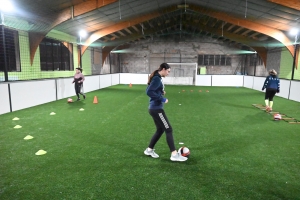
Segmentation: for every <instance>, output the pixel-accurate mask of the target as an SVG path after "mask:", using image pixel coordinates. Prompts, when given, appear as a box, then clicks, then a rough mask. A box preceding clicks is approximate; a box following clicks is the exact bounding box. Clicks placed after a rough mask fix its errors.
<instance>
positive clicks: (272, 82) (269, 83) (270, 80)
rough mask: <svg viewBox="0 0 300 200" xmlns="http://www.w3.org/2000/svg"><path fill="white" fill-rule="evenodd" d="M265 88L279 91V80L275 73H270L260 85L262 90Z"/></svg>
mask: <svg viewBox="0 0 300 200" xmlns="http://www.w3.org/2000/svg"><path fill="white" fill-rule="evenodd" d="M265 88H273V89H275V90H277V92H279V90H280V81H279V78H277V76H276V75H270V76H268V77H267V78H266V80H265V83H264V85H263V87H262V90H264V89H265Z"/></svg>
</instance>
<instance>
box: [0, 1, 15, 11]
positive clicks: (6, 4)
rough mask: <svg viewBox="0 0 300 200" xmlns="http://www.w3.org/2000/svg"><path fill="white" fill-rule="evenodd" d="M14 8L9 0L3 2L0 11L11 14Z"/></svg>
mask: <svg viewBox="0 0 300 200" xmlns="http://www.w3.org/2000/svg"><path fill="white" fill-rule="evenodd" d="M13 9H14V7H13V5H12V3H11V2H10V1H9V0H2V2H1V4H0V10H1V11H3V12H11V11H13Z"/></svg>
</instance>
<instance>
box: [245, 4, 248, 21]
mask: <svg viewBox="0 0 300 200" xmlns="http://www.w3.org/2000/svg"><path fill="white" fill-rule="evenodd" d="M247 6H248V0H246V9H245V18H247Z"/></svg>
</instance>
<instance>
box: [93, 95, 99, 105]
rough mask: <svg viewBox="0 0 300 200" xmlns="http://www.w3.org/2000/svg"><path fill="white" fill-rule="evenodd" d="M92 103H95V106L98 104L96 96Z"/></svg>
mask: <svg viewBox="0 0 300 200" xmlns="http://www.w3.org/2000/svg"><path fill="white" fill-rule="evenodd" d="M93 103H95V104H97V103H98V97H97V96H95V97H94V101H93Z"/></svg>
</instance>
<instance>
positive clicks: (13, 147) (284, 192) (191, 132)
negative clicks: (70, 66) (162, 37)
mask: <svg viewBox="0 0 300 200" xmlns="http://www.w3.org/2000/svg"><path fill="white" fill-rule="evenodd" d="M145 89H146V86H145V85H133V87H129V86H128V85H117V86H112V87H109V88H105V89H101V90H98V91H94V92H90V93H87V99H86V100H81V101H79V102H74V103H67V99H63V100H59V101H55V102H52V103H48V104H44V105H40V106H36V107H32V108H28V109H24V110H20V111H16V112H12V113H8V114H4V115H0V121H1V123H0V130H1V131H0V132H1V133H0V152H1V156H0V163H1V164H0V179H1V182H0V183H1V185H0V199H2V200H6V199H72V200H74V199H176V200H177V199H238V200H242V199H268V200H273V199H274V200H276V199H299V198H300V189H299V188H300V182H299V179H300V173H299V168H300V159H299V156H300V151H299V149H300V146H299V144H300V142H299V141H300V124H290V123H288V122H286V121H283V120H281V121H274V120H273V116H272V115H271V114H268V113H266V112H264V111H263V110H260V109H258V108H256V107H254V106H253V105H252V104H263V103H264V93H262V92H259V91H255V90H251V89H247V88H241V87H196V86H166V92H167V94H166V97H167V98H168V99H169V103H167V104H165V107H164V108H165V111H166V114H167V116H168V119H169V120H170V123H171V125H172V127H173V131H174V133H173V134H174V140H175V144H176V147H177V148H179V147H181V146H187V147H188V148H189V149H190V151H191V155H190V158H189V160H188V161H186V162H182V163H181V162H180V163H179V162H172V161H170V152H169V149H168V146H167V143H166V139H165V135H163V137H162V138H161V139H160V140H159V142H158V144H157V145H156V147H155V151H156V153H158V154H159V155H160V157H159V158H157V159H153V158H151V157H147V156H145V155H144V154H143V151H144V150H145V148H146V147H147V145H148V142H149V140H150V138H151V136H152V134H153V133H154V132H155V126H154V123H153V121H152V118H151V117H150V115H149V114H148V110H147V108H148V97H147V95H146V94H145ZM200 90H201V92H200ZM95 96H96V97H97V98H98V104H94V103H93V99H94V97H95ZM22 98H24V100H26V97H22ZM73 99H75V97H73ZM299 108H300V104H299V102H294V101H290V100H287V99H284V98H280V97H275V98H274V106H273V110H274V111H279V112H280V113H283V114H285V115H287V116H291V117H293V118H295V119H299V120H300V112H299V111H300V109H299ZM80 109H81V110H80ZM50 113H55V114H53V115H50ZM16 117H17V118H19V120H13V119H14V118H16ZM17 125H19V126H21V128H14V127H15V126H17ZM26 136H32V137H33V138H32V139H29V140H25V139H24V138H25V137H26ZM179 143H184V144H183V145H182V144H179ZM39 150H43V151H45V153H46V154H43V155H35V154H36V153H37V152H38V151H39Z"/></svg>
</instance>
